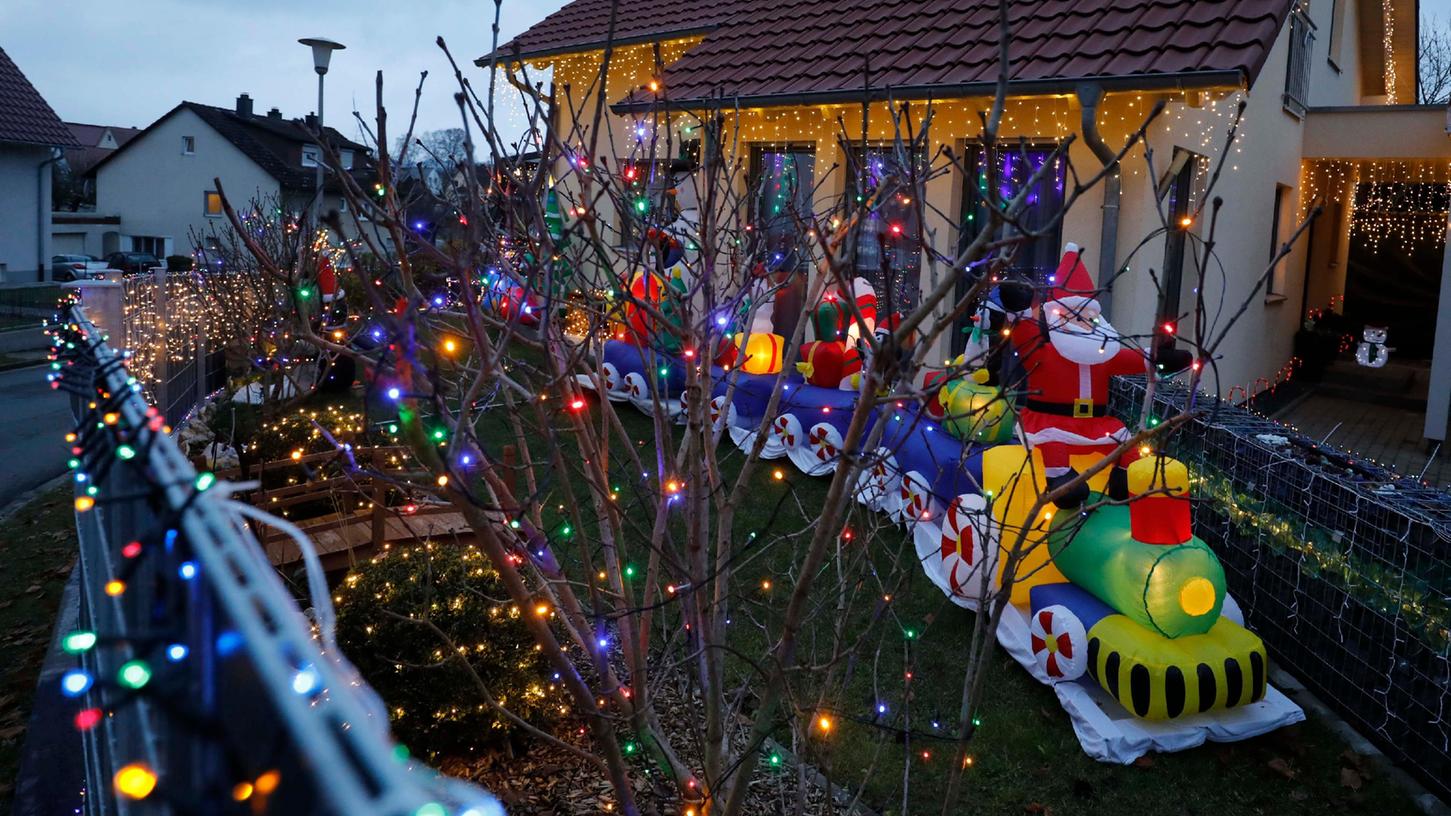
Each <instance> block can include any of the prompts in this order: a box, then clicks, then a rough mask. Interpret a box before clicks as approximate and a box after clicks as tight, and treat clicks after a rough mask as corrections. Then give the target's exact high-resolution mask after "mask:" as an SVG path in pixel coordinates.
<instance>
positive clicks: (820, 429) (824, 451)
mask: <svg viewBox="0 0 1451 816" xmlns="http://www.w3.org/2000/svg"><path fill="white" fill-rule="evenodd" d="M806 441H807V444H809V445H810V446H811V451H812V453H815V454H816V460H817V461H818V462H830V461H831V460H833V459H835V458H836V457H837V456H838V455H840V453H841V432H840V431H838V430H837V429H836V426H834V425H830V424H828V423H825V422H818V423H816V424H815V425H813V426H811V433H810V434H809V435H808V436H807V437H806Z"/></svg>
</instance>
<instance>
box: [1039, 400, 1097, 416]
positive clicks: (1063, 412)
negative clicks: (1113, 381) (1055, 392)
mask: <svg viewBox="0 0 1451 816" xmlns="http://www.w3.org/2000/svg"><path fill="white" fill-rule="evenodd" d="M1023 407H1024V408H1027V409H1029V410H1033V411H1037V412H1038V413H1040V414H1057V415H1058V416H1066V417H1074V418H1076V419H1084V418H1087V417H1104V416H1108V406H1107V405H1094V404H1093V400H1074V401H1073V402H1069V403H1061V402H1043V401H1041V400H1035V399H1030V400H1024V401H1023Z"/></svg>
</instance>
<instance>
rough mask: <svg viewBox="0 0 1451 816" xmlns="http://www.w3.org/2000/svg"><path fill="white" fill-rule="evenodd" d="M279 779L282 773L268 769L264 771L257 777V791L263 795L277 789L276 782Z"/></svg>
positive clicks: (279, 780)
mask: <svg viewBox="0 0 1451 816" xmlns="http://www.w3.org/2000/svg"><path fill="white" fill-rule="evenodd" d="M281 781H282V774H280V773H278V772H277V771H275V770H273V771H268V772H267V773H264V774H262V775H261V776H259V777H257V792H258V793H260V794H262V795H263V796H266V795H267V794H269V793H271V792H272V791H275V790H277V783H279V782H281Z"/></svg>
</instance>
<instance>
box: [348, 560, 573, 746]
mask: <svg viewBox="0 0 1451 816" xmlns="http://www.w3.org/2000/svg"><path fill="white" fill-rule="evenodd" d="M337 597H338V642H339V645H341V646H342V648H343V651H344V652H346V653H347V655H348V656H349V658H351V659H352V661H353V663H354V664H355V665H357V667H358V670H359V671H361V672H362V673H363V676H364V677H365V678H367V680H368V682H369V683H371V684H372V686H373V688H374V689H376V690H377V691H378V693H379V694H381V695H382V696H383V700H384V701H385V702H386V703H387V705H388V709H389V712H390V715H391V718H392V721H393V728H394V732H395V733H396V734H397V736H398V738H399V739H401V740H403V741H404V742H406V743H408V744H409V745H410V746H411V747H412V748H414V749H415V750H416V751H418V752H419V753H422V754H424V755H425V756H429V757H433V756H437V755H439V754H443V755H447V756H460V755H464V754H467V753H468V752H471V751H475V750H481V749H484V750H491V749H498V748H501V747H503V748H508V749H510V750H512V746H513V741H512V739H511V738H513V737H516V736H517V731H518V730H519V729H518V727H517V725H516V724H514V723H512V722H510V721H509V720H508V719H507V718H505V717H504V716H503V715H502V714H501V713H499V712H498V711H497V710H496V709H495V708H494V707H492V706H490V705H489V704H488V702H487V700H486V698H485V696H484V694H483V693H481V692H480V690H479V687H478V684H477V683H476V682H475V681H474V679H473V678H472V677H471V676H470V674H469V672H468V671H467V669H466V668H465V667H464V665H463V661H464V660H467V661H468V665H469V666H472V667H473V670H474V672H476V673H477V674H478V676H479V678H480V680H482V681H483V683H484V685H485V687H487V689H488V692H489V695H490V696H492V697H493V698H494V700H496V701H497V702H498V703H499V704H500V705H502V706H504V707H506V708H508V709H509V710H510V711H511V712H513V713H514V714H515V715H517V716H519V717H520V718H521V719H523V720H525V721H527V722H529V723H530V724H532V725H535V726H538V727H540V728H543V729H545V730H547V729H548V728H549V726H550V724H551V723H552V722H553V721H555V720H556V719H557V718H559V717H560V715H562V714H563V713H565V711H566V710H567V707H568V701H567V700H566V698H565V692H564V690H563V688H562V687H560V686H559V685H558V684H557V683H554V682H552V681H551V679H550V677H551V672H550V669H549V667H548V665H547V662H546V660H545V659H544V657H543V655H542V653H541V652H540V651H539V650H538V649H537V648H536V647H535V645H534V640H533V638H532V637H531V636H530V634H529V632H528V629H527V628H526V627H525V625H524V621H523V618H522V615H524V614H532V611H527V610H520V609H519V608H517V607H515V606H514V605H513V604H512V603H511V602H510V601H509V599H508V596H507V594H506V593H505V591H504V588H503V585H502V584H501V582H500V580H499V575H498V573H497V572H495V571H494V569H493V567H492V566H491V565H490V564H489V562H488V559H487V558H486V557H485V556H484V554H483V553H481V552H480V551H479V550H478V549H477V548H476V547H474V546H472V545H463V544H445V543H425V544H420V545H416V546H413V547H409V548H406V549H394V550H391V551H385V552H384V553H382V554H380V555H379V556H377V557H375V558H374V559H372V560H371V561H370V562H368V563H366V564H363V565H361V566H358V567H355V568H354V569H353V571H352V572H350V573H349V574H348V576H347V578H346V579H344V581H343V585H342V586H341V587H340V588H339V589H338V592H337ZM390 612H391V613H393V614H392V615H390V614H389V613H390ZM394 615H401V616H403V617H404V618H410V617H411V618H414V619H415V620H422V619H427V620H429V621H430V622H432V623H433V624H434V625H435V626H437V627H438V628H439V629H440V630H441V631H442V632H443V634H444V635H446V636H447V637H448V640H449V641H451V642H452V643H453V644H454V646H455V647H456V648H457V649H458V652H456V653H453V654H450V649H449V646H448V644H447V642H446V641H444V640H443V639H442V638H440V637H439V636H438V634H436V633H435V632H433V631H432V630H431V629H430V628H429V627H427V626H424V625H421V624H419V623H415V622H412V621H409V620H400V619H399V618H397V617H394Z"/></svg>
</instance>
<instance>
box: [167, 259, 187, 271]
mask: <svg viewBox="0 0 1451 816" xmlns="http://www.w3.org/2000/svg"><path fill="white" fill-rule="evenodd" d="M191 268H192V260H191V256H190V255H167V256H166V271H167V272H190V271H191Z"/></svg>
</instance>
